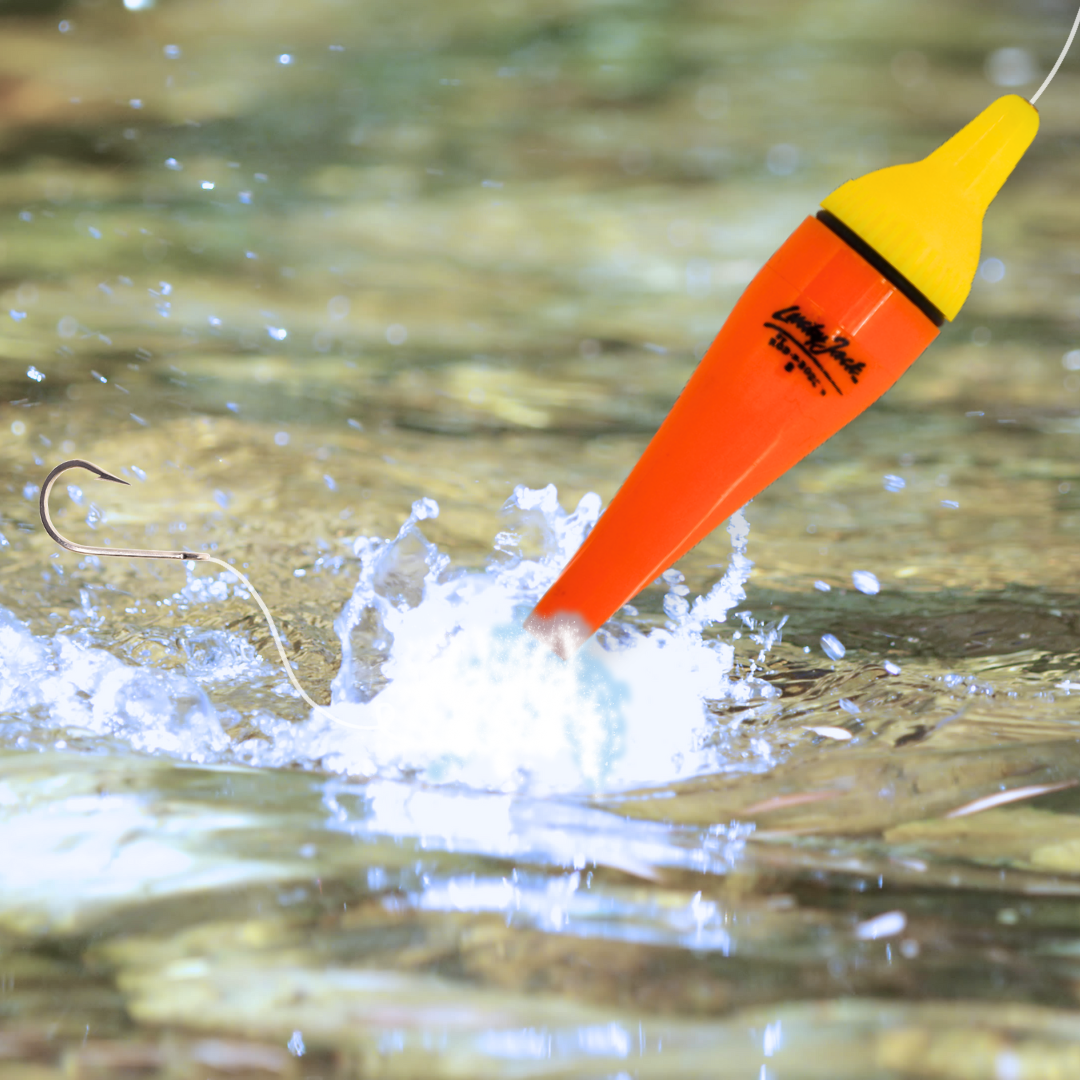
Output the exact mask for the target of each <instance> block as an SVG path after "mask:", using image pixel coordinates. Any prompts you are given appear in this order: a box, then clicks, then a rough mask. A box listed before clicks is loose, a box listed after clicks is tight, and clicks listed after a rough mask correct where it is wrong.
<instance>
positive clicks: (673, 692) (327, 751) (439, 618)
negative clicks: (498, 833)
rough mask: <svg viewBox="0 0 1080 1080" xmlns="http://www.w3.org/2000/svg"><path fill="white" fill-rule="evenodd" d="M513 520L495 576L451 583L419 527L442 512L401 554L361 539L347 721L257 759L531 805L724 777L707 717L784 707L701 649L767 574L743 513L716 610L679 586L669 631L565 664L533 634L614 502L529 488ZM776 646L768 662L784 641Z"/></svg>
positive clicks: (411, 530)
mask: <svg viewBox="0 0 1080 1080" xmlns="http://www.w3.org/2000/svg"><path fill="white" fill-rule="evenodd" d="M507 509H508V511H509V512H511V513H513V514H515V515H516V516H517V518H518V528H517V530H516V531H507V532H504V533H501V534H500V535H499V537H497V538H496V544H495V547H496V557H495V558H494V559H493V560H492V562H491V563H490V565H489V566H488V567H487V569H486V570H485V571H484V572H471V573H467V572H454V571H453V570H452V569H451V567H450V564H449V559H448V557H447V556H446V555H444V554H443V553H441V552H439V551H438V549H437V548H436V547H435V545H433V544H431V543H429V542H428V541H427V540H426V539H425V538H424V536H423V534H422V532H421V531H420V528H419V523H420V522H421V521H423V520H425V519H426V518H429V517H433V516H435V515H436V514H437V513H438V507H437V506H436V504H435V503H434V502H433V501H432V500H430V499H422V500H420V501H418V502H417V503H416V504H414V507H413V513H412V515H411V516H410V517H409V519H408V521H406V522H405V524H404V525H403V526H402V528H401V530H400V531H399V533H398V535H397V537H396V538H395V539H394V540H392V541H383V540H376V539H372V538H368V537H362V538H360V539H359V540H358V541H356V544H355V552H356V554H357V556H358V557H359V558H360V560H361V572H360V578H359V581H358V582H357V584H356V587H355V589H354V591H353V595H352V597H351V598H350V599H349V601H348V603H347V604H346V605H345V607H344V609H343V611H342V613H341V615H340V616H339V618H338V619H337V622H336V623H335V629H336V630H337V633H338V636H339V638H340V640H341V645H342V664H341V669H340V671H339V673H338V675H337V677H336V678H335V679H334V682H333V687H332V690H333V704H332V706H331V712H332V713H333V717H332V718H330V717H327V716H325V715H322V714H319V713H315V714H313V715H312V717H311V720H310V721H309V722H308V723H307V724H305V725H304V726H303V727H302V728H298V727H296V726H295V725H288V724H284V723H280V724H275V725H273V730H272V731H271V730H268V731H266V734H268V735H270V736H271V742H270V743H269V744H266V743H261V744H253V745H252V748H251V749H252V754H253V756H254V758H255V759H256V760H258V761H259V762H260V763H268V764H269V763H274V764H279V763H284V762H286V761H288V760H295V759H296V758H301V759H304V758H307V759H318V760H319V761H321V763H322V764H323V766H324V767H330V768H333V769H338V770H341V771H346V772H352V773H362V774H375V773H383V774H385V773H387V772H388V771H389V772H391V773H393V772H397V773H404V774H408V775H411V774H416V773H419V774H420V775H421V776H422V777H423V778H425V779H427V780H430V781H432V782H437V783H446V782H455V783H462V784H467V785H469V786H472V787H482V788H487V789H499V790H510V789H517V788H521V787H528V788H529V789H530V790H533V791H545V790H576V789H582V788H585V789H607V790H611V789H620V788H627V787H631V786H633V785H637V784H646V783H662V782H664V781H667V780H671V779H673V778H675V777H678V776H686V775H692V774H694V773H696V772H699V771H702V770H704V769H707V768H713V769H715V768H717V767H723V765H724V761H723V760H722V754H721V751H720V750H718V749H717V747H716V746H715V745H713V744H714V743H715V741H716V739H715V736H716V734H717V732H716V726H717V725H716V721H715V720H714V719H713V718H711V716H710V714H709V712H708V705H709V703H710V702H716V701H728V702H747V701H750V700H751V699H754V698H763V697H769V696H772V694H773V692H772V691H771V689H770V688H769V687H768V686H767V685H766V684H764V683H763V682H761V681H760V680H757V679H754V678H752V677H749V678H743V679H741V680H736V679H733V678H732V668H733V661H734V654H733V649H732V647H731V645H729V644H727V643H726V642H722V641H719V640H716V639H715V638H708V637H706V635H705V633H704V631H705V630H706V629H707V627H708V626H709V625H710V624H712V623H715V622H720V621H723V620H724V619H725V618H726V617H727V614H728V612H730V611H731V609H732V608H733V607H735V606H736V605H737V604H738V603H739V602H740V601H742V600H743V599H744V598H745V593H744V591H743V585H744V584H745V582H746V580H747V578H748V576H749V573H750V570H751V567H752V565H753V564H752V563H751V562H750V560H749V559H748V558H747V556H746V542H747V535H748V531H749V527H748V525H747V523H746V519H745V518H744V517H743V516H742V514H737V515H736V516H735V517H734V518H733V519H732V523H731V525H730V526H729V529H728V531H729V533H730V534H731V537H732V541H733V546H734V553H733V555H732V559H731V564H730V566H729V567H728V569H727V572H726V573H725V574H724V576H723V578H722V579H721V581H720V582H719V583H718V584H717V585H716V586H715V587H714V588H713V589H712V590H711V591H710V592H709V594H708V595H707V596H702V597H698V598H697V599H696V600H695V601H694V603H693V606H691V605H690V603H689V602H688V601H687V600H686V599H684V597H683V596H681V595H679V594H680V593H681V592H686V591H687V590H686V588H685V587H684V586H681V580H682V575H681V574H678V573H674V574H671V573H670V572H669V575H665V576H666V577H667V578H668V579H669V581H670V582H671V583H672V585H673V587H672V591H671V592H669V594H668V596H667V597H666V598H665V604H664V608H665V612H666V614H667V615H668V617H669V621H668V623H667V625H666V627H661V628H654V629H652V630H651V631H650V632H644V631H643V630H641V629H639V628H638V627H637V626H635V625H634V624H633V623H631V622H629V621H619V620H616V621H613V622H612V623H609V624H608V626H607V627H606V628H605V629H604V630H603V631H601V633H600V634H598V635H597V636H596V638H595V639H594V640H592V641H590V642H589V643H587V644H586V646H585V647H584V648H583V649H582V650H581V651H580V652H579V653H578V654H577V656H576V657H575V658H574V659H573V660H572V661H570V662H566V661H563V660H561V659H559V658H558V657H556V656H555V655H553V654H552V653H551V652H549V651H548V649H546V648H545V647H544V646H542V645H541V644H539V643H538V642H537V641H535V640H534V639H533V638H532V637H531V636H530V635H529V634H527V633H525V632H524V631H523V630H522V629H521V624H522V621H523V619H524V617H525V616H526V615H527V614H528V612H529V611H530V610H531V608H532V607H533V605H534V604H535V603H536V601H537V600H538V599H539V597H540V596H541V595H542V594H543V592H544V591H545V590H546V589H547V587H548V586H549V585H550V584H551V583H552V582H553V581H554V580H555V578H556V577H557V576H558V573H559V571H560V570H561V568H562V567H563V566H564V565H565V563H566V562H567V560H568V559H569V557H570V556H571V554H573V552H574V551H575V550H576V549H577V547H578V546H579V545H580V543H581V541H582V540H583V539H584V538H585V536H586V535H587V533H588V531H589V529H591V527H592V525H593V524H594V523H595V521H596V519H597V517H598V516H599V512H600V500H599V498H598V497H597V496H595V495H587V496H585V498H583V499H582V500H581V502H580V503H579V505H578V507H577V509H576V510H574V511H573V512H572V513H567V512H565V511H564V510H563V509H562V508H561V507H560V506H559V503H558V497H557V493H556V491H555V488H554V487H552V486H548V487H547V488H544V489H543V490H540V491H533V490H530V489H528V488H524V487H519V488H517V489H516V490H515V492H514V495H513V497H512V498H511V499H510V501H509V503H508V504H507ZM530 532H531V533H533V534H538V535H539V538H540V541H541V544H542V547H543V551H542V553H541V554H540V555H539V557H537V558H527V557H525V556H524V555H523V554H522V552H521V550H520V538H521V536H522V535H523V534H528V533H530ZM770 634H771V636H770V637H769V640H768V641H767V642H765V641H763V644H764V646H765V647H766V648H767V647H769V646H771V644H772V643H773V642H774V641H775V640H777V638H778V636H779V633H778V631H776V630H772V631H771V632H770ZM346 725H348V726H346ZM761 752H764V753H765V754H766V755H767V750H764V751H762V750H761V749H759V750H758V751H756V753H761Z"/></svg>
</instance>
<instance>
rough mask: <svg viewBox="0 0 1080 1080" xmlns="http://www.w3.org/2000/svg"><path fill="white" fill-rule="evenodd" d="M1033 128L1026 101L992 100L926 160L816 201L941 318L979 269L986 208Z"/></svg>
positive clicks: (959, 301)
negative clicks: (883, 261) (911, 286)
mask: <svg viewBox="0 0 1080 1080" xmlns="http://www.w3.org/2000/svg"><path fill="white" fill-rule="evenodd" d="M1038 130H1039V114H1038V112H1037V110H1036V109H1035V106H1034V105H1031V104H1030V103H1029V102H1027V101H1025V100H1024V99H1023V98H1022V97H1018V96H1017V95H1016V94H1008V95H1006V96H1005V97H1003V98H998V100H997V101H995V102H994V103H993V104H992V105H991V106H989V108H986V109H984V110H983V111H982V112H981V113H979V115H978V116H976V117H975V119H974V120H972V121H971V123H970V124H968V125H967V127H965V128H963V129H962V130H960V131H958V132H957V133H956V134H955V135H954V136H953V137H952V138H951V139H950V140H949V141H948V142H947V143H945V144H944V145H943V146H940V147H939V148H938V149H937V150H935V151H934V152H933V153H932V154H931V155H930V156H929V157H927V158H924V159H923V160H922V161H916V162H914V163H913V164H911V165H894V166H892V167H891V168H888V169H880V170H879V171H878V172H872V173H868V174H867V175H866V176H861V177H859V179H858V180H849V181H848V182H847V183H846V184H844V185H843V186H842V187H839V188H837V189H836V191H834V192H833V193H832V194H831V195H830V196H829V197H828V198H827V199H825V200H824V202H822V204H821V206H822V209H824V210H827V211H828V212H829V213H830V214H833V215H834V216H835V217H837V218H839V219H840V221H842V222H843V223H844V224H845V225H846V226H847V227H848V228H849V229H851V231H852V232H853V233H855V234H856V235H857V236H858V237H859V238H860V239H861V240H863V241H865V242H866V243H867V244H869V245H870V247H872V248H873V249H874V250H875V251H876V252H877V253H878V254H879V255H881V257H882V258H883V259H885V260H886V261H887V262H889V263H890V264H892V266H893V267H895V268H896V269H897V270H898V271H899V272H900V273H901V274H903V275H904V277H906V278H907V279H908V281H910V282H911V283H912V285H914V286H915V288H917V289H918V290H919V292H921V293H922V294H923V296H925V297H926V298H927V300H929V301H930V303H932V304H933V305H934V307H936V308H937V309H938V310H939V311H940V312H941V313H942V314H943V315H944V316H945V317H946V318H947V319H953V318H955V317H956V314H957V312H958V311H959V310H960V308H961V307H962V306H963V304H964V301H965V300H966V299H967V295H968V293H969V292H970V291H971V283H972V282H973V281H974V280H975V272H976V270H978V268H979V249H980V248H981V247H982V222H983V215H984V214H985V213H986V210H987V207H988V206H989V205H990V203H991V202H992V201H993V199H994V196H995V195H996V194H997V193H998V191H1000V190H1001V185H1002V184H1004V183H1005V181H1006V180H1007V179H1008V177H1009V174H1010V173H1011V172H1012V171H1013V169H1014V168H1016V163H1017V162H1018V161H1019V160H1020V158H1021V157H1023V155H1024V151H1025V150H1027V148H1028V147H1029V146H1030V145H1031V140H1032V139H1034V138H1035V134H1036V132H1037V131H1038Z"/></svg>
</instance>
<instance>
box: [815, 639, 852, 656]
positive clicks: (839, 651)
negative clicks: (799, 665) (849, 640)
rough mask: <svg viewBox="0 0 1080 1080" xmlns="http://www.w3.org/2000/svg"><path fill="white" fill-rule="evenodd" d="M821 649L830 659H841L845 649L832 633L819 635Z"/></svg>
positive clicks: (845, 651)
mask: <svg viewBox="0 0 1080 1080" xmlns="http://www.w3.org/2000/svg"><path fill="white" fill-rule="evenodd" d="M821 651H822V652H823V653H825V655H826V656H827V657H829V659H830V660H843V658H844V656H845V654H846V653H847V649H845V648H844V646H843V644H841V642H840V639H839V638H836V637H834V636H833V635H832V634H822V635H821Z"/></svg>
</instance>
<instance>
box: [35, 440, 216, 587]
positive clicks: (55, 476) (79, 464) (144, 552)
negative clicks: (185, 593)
mask: <svg viewBox="0 0 1080 1080" xmlns="http://www.w3.org/2000/svg"><path fill="white" fill-rule="evenodd" d="M70 469H85V470H86V471H87V472H92V473H93V474H94V475H95V476H96V477H97V478H98V479H99V480H111V481H112V482H113V483H114V484H123V485H124V486H125V487H130V486H131V485H130V484H129V483H128V482H127V481H126V480H121V479H120V477H119V476H113V474H112V473H110V472H106V471H105V470H104V469H101V468H99V467H98V466H97V465H95V464H94V463H93V462H92V461H84V460H83V459H82V458H72V459H71V460H70V461H64V462H62V463H61V464H59V465H57V466H56V468H55V469H53V471H52V472H51V473H49V475H48V476H46V477H45V483H44V484H42V485H41V498H40V499H39V500H38V509H39V510H40V512H41V524H42V525H44V526H45V531H46V532H47V533H48V534H49V535H50V536H51V537H52V538H53V539H54V540H55V541H56V542H57V543H58V544H59V545H60V546H61V547H62V548H67V549H68V551H74V552H75V553H76V554H77V555H114V556H118V557H120V558H130V559H181V560H183V561H185V562H191V561H197V562H217V561H219V560H217V559H213V558H211V556H209V555H206V554H204V553H203V552H201V551H152V550H150V549H148V548H114V547H107V548H105V547H93V546H92V545H90V544H76V543H73V542H72V541H71V540H68V539H67V538H66V537H64V536H62V535H61V534H60V531H59V530H58V529H57V528H56V526H55V525H54V524H53V523H52V518H51V517H50V516H49V494H50V492H51V491H52V489H53V484H55V483H56V481H57V480H59V479H60V477H61V476H62V475H63V474H64V473H66V472H68V471H69V470H70ZM225 565H226V566H228V564H227V563H226V564H225ZM229 569H230V570H232V567H231V566H230V567H229ZM233 573H236V571H235V570H234V571H233Z"/></svg>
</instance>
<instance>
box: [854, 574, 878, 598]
mask: <svg viewBox="0 0 1080 1080" xmlns="http://www.w3.org/2000/svg"><path fill="white" fill-rule="evenodd" d="M851 583H852V584H853V585H854V586H855V588H856V589H858V590H859V592H861V593H866V595H867V596H877V594H878V593H879V592H881V582H880V581H878V579H877V577H876V576H875V575H874V574H872V573H870V571H869V570H854V571H852V574H851Z"/></svg>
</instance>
